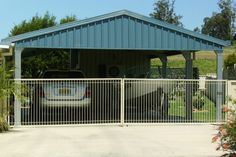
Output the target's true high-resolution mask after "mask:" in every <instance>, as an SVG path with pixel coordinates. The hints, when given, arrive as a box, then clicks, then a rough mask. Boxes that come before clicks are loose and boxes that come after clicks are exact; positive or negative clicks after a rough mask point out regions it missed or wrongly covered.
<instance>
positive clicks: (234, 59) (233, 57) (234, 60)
mask: <svg viewBox="0 0 236 157" xmlns="http://www.w3.org/2000/svg"><path fill="white" fill-rule="evenodd" d="M234 64H236V53H233V54H230V55H228V56H227V58H226V59H225V60H224V66H225V68H227V67H232V66H234Z"/></svg>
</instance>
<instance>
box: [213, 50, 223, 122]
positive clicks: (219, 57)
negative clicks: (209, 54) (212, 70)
mask: <svg viewBox="0 0 236 157" xmlns="http://www.w3.org/2000/svg"><path fill="white" fill-rule="evenodd" d="M215 53H216V58H217V59H216V60H217V80H222V79H223V50H218V51H215ZM222 83H223V82H222V81H219V82H217V90H216V120H217V122H221V121H222V112H221V106H222V105H223V89H222V87H223V84H222Z"/></svg>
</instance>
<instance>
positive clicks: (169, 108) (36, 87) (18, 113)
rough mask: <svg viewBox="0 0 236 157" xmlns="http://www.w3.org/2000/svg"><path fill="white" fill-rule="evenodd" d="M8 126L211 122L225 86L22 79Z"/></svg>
mask: <svg viewBox="0 0 236 157" xmlns="http://www.w3.org/2000/svg"><path fill="white" fill-rule="evenodd" d="M15 83H16V84H17V85H18V87H19V88H18V89H17V92H18V93H20V94H19V95H20V96H9V100H8V109H9V111H8V115H9V116H8V121H9V123H10V124H11V125H64V124H113V125H114V124H115V125H125V124H129V125H130V124H143V123H148V124H150V123H214V122H221V121H224V120H225V115H224V113H223V112H222V105H223V104H225V103H227V99H226V97H227V82H226V81H217V80H173V79H37V80H35V79H21V80H15Z"/></svg>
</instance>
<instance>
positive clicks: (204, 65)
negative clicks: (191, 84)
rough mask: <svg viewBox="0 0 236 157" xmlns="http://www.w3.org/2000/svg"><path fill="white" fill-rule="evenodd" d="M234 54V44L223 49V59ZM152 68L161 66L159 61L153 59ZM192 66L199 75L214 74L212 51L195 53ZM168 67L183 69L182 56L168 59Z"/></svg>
mask: <svg viewBox="0 0 236 157" xmlns="http://www.w3.org/2000/svg"><path fill="white" fill-rule="evenodd" d="M232 53H236V43H235V44H234V45H232V46H230V47H226V48H225V49H224V58H226V57H227V56H228V55H230V54H232ZM151 66H152V67H157V66H161V61H160V60H159V59H153V60H152V62H151ZM193 66H194V67H198V68H199V74H200V75H206V74H209V73H216V55H215V53H214V52H212V51H199V52H196V60H194V61H193ZM168 67H170V68H184V67H185V60H184V58H183V56H182V55H176V56H170V57H168Z"/></svg>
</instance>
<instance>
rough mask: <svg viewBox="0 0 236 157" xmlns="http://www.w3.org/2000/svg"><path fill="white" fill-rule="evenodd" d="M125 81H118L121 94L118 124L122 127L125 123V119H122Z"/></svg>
mask: <svg viewBox="0 0 236 157" xmlns="http://www.w3.org/2000/svg"><path fill="white" fill-rule="evenodd" d="M124 83H125V79H121V80H120V86H121V94H120V100H121V111H120V114H121V115H120V122H121V126H124V123H125V119H124V118H125V117H124V94H125V93H124V92H125V86H124Z"/></svg>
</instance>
